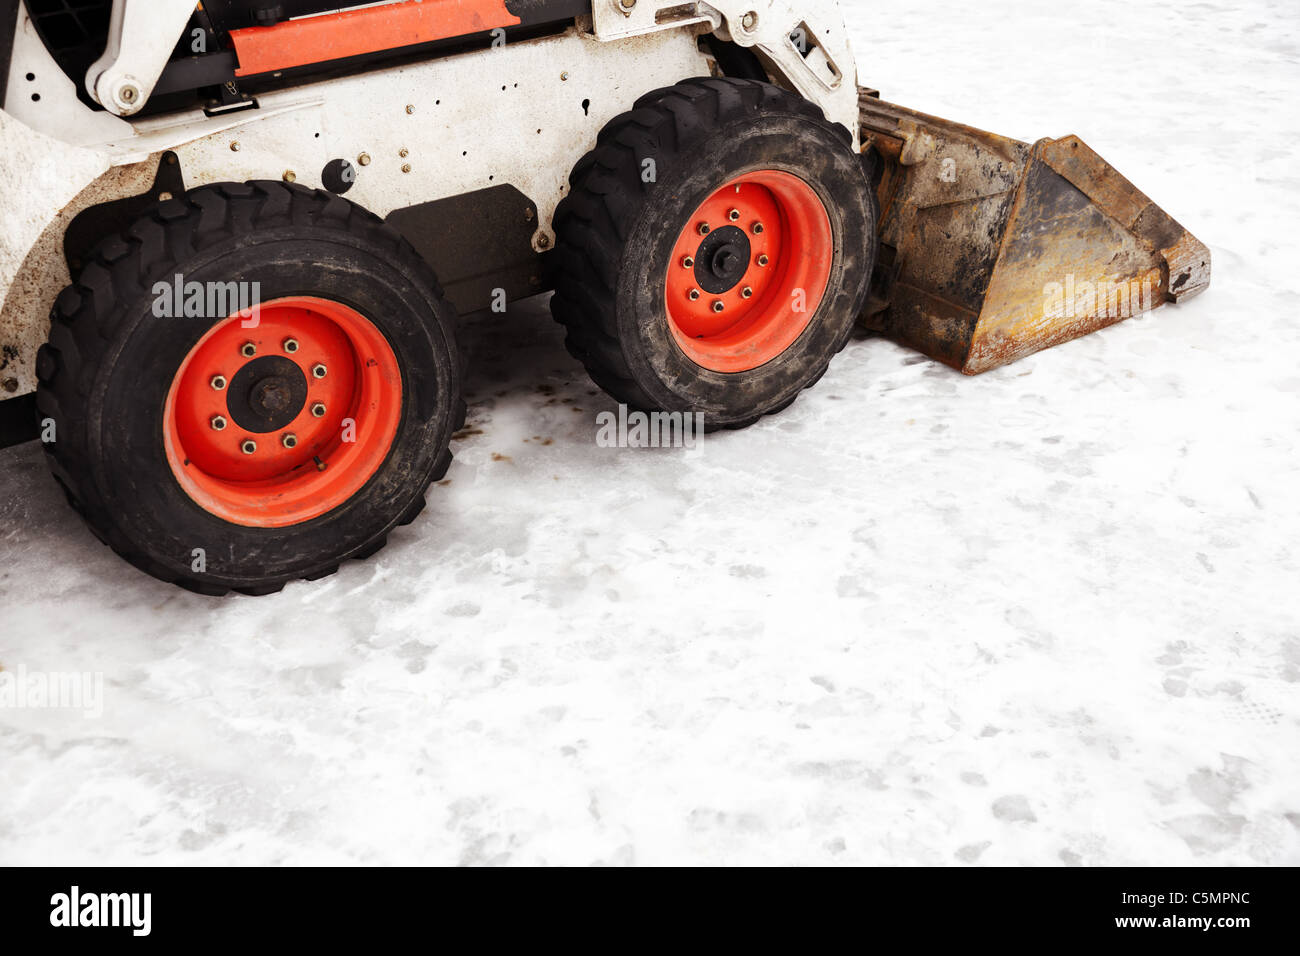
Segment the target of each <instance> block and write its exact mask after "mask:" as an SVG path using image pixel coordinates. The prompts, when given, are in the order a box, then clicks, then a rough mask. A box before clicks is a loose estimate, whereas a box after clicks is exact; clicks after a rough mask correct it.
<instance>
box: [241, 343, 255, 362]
mask: <svg viewBox="0 0 1300 956" xmlns="http://www.w3.org/2000/svg"><path fill="white" fill-rule="evenodd" d="M239 354H240V355H242V356H243V357H244V358H252V357H253V356H254V355H256V354H257V346H256V345H254V344H253V343H252V342H245V343H244V344H243V345H241V346H240V347H239Z"/></svg>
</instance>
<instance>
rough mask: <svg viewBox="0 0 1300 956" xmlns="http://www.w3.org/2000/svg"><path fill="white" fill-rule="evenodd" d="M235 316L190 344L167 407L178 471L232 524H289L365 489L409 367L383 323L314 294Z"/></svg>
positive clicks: (169, 448) (390, 432)
mask: <svg viewBox="0 0 1300 956" xmlns="http://www.w3.org/2000/svg"><path fill="white" fill-rule="evenodd" d="M245 324H249V325H251V324H253V322H252V319H246V318H244V317H241V315H239V314H235V315H232V316H230V317H229V318H227V319H224V320H223V321H221V322H218V323H217V324H216V325H214V326H213V327H212V328H211V329H210V330H209V331H208V333H207V334H206V335H204V336H203V338H202V339H200V340H199V342H198V344H196V345H195V346H194V348H193V349H191V350H190V353H189V355H188V356H187V357H186V358H185V361H184V362H183V363H182V364H181V367H180V369H179V371H177V373H176V377H175V378H174V379H173V381H172V385H171V389H170V391H169V392H168V394H167V402H166V405H165V407H164V410H163V442H164V446H165V449H166V453H167V462H168V464H169V465H171V469H172V474H174V475H175V476H176V480H177V481H178V482H179V483H180V485H181V487H182V488H183V489H184V490H185V492H186V494H188V495H189V496H190V497H191V498H192V499H193V500H194V501H195V502H196V503H198V504H199V505H200V506H201V507H203V508H204V509H206V510H207V511H209V512H211V513H212V514H214V515H216V516H217V517H219V518H223V519H225V520H226V521H229V522H231V523H233V524H238V525H244V526H247V527H254V528H283V527H286V526H288V525H294V524H299V523H301V522H304V521H310V520H311V519H312V518H317V517H320V516H321V515H323V514H326V513H328V512H330V511H332V510H333V509H335V508H337V507H338V506H340V505H342V504H343V503H344V502H346V501H347V500H348V499H349V498H351V497H352V496H353V495H355V494H356V493H357V492H358V491H360V490H361V488H362V486H363V485H365V483H366V482H367V481H369V480H370V478H371V477H372V476H373V475H374V474H375V472H377V471H378V470H379V467H380V465H382V464H383V463H384V460H385V459H386V458H387V457H388V452H389V449H390V448H391V447H392V444H393V440H394V438H395V437H396V435H397V428H398V424H399V423H400V421H401V417H402V377H401V372H400V370H399V369H398V364H397V357H396V355H395V354H394V353H393V348H392V346H391V345H389V344H388V340H387V339H386V338H385V337H384V335H383V333H381V332H380V331H379V329H377V328H376V327H375V326H374V324H373V323H371V322H370V320H369V319H367V318H366V317H365V316H363V315H362V314H361V313H360V312H357V311H356V310H355V309H352V308H350V307H348V306H346V305H343V304H342V303H340V302H334V301H331V300H328V299H317V298H311V297H306V296H301V297H292V298H285V299H276V300H275V301H272V302H266V303H263V304H262V305H261V306H260V308H259V310H258V313H257V322H256V325H255V326H254V327H253V328H245V327H244V325H245Z"/></svg>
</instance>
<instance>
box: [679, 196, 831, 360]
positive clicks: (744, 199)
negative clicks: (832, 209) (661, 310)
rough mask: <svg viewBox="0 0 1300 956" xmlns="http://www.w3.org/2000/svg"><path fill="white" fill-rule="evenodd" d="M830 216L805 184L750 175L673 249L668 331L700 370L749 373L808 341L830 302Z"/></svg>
mask: <svg viewBox="0 0 1300 956" xmlns="http://www.w3.org/2000/svg"><path fill="white" fill-rule="evenodd" d="M833 257H834V237H833V235H832V232H831V221H830V215H829V214H828V213H827V211H826V206H825V205H824V204H823V203H822V201H821V199H820V198H819V197H818V195H817V193H816V192H815V191H814V190H813V188H812V187H811V186H809V185H808V184H807V183H806V182H804V181H803V180H802V179H799V178H798V177H797V176H794V175H791V174H790V173H785V172H780V171H778V170H760V171H758V172H752V173H746V174H745V175H744V176H741V177H739V178H737V179H734V180H732V181H731V182H729V183H727V184H726V185H725V186H723V187H722V188H721V189H719V190H718V191H717V192H715V193H714V194H713V195H712V196H710V197H709V198H708V199H707V200H705V201H704V203H703V204H702V205H701V206H700V207H699V208H698V209H696V210H695V212H694V213H692V215H691V218H690V220H689V221H688V222H687V224H686V226H685V227H684V228H683V229H682V232H681V235H680V236H679V237H678V239H677V242H676V244H675V245H674V246H673V258H672V260H671V261H670V262H669V264H668V276H667V281H666V283H665V284H666V289H667V301H668V324H669V327H670V328H671V330H672V333H673V338H674V340H675V341H676V342H677V345H678V347H679V348H681V350H682V351H683V352H684V353H685V354H686V356H687V357H688V358H689V359H691V361H693V362H695V364H697V365H699V366H701V367H703V368H706V369H710V370H712V371H715V372H724V373H729V372H746V371H749V370H751V369H755V368H758V367H759V366H761V365H765V364H767V363H768V362H770V361H772V359H774V358H776V357H777V356H778V355H780V354H781V353H782V352H784V351H785V350H786V349H788V348H789V347H790V346H791V345H793V344H794V343H795V341H796V340H797V339H798V338H799V336H801V335H802V334H803V333H804V330H805V329H807V328H808V324H809V323H810V322H811V321H812V317H813V315H814V314H815V313H816V311H817V307H818V306H819V305H820V304H821V301H822V299H823V297H824V296H825V295H826V289H827V286H828V285H829V283H830V275H831V264H832V261H833Z"/></svg>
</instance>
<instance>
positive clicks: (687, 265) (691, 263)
mask: <svg viewBox="0 0 1300 956" xmlns="http://www.w3.org/2000/svg"><path fill="white" fill-rule="evenodd" d="M682 268H683V269H694V268H695V259H694V258H693V257H692V256H687V257H686V258H685V259H683V260H682Z"/></svg>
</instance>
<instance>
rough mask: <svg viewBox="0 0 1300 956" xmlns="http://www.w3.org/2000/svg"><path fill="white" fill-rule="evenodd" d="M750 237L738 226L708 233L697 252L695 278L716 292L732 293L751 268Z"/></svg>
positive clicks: (710, 290)
mask: <svg viewBox="0 0 1300 956" xmlns="http://www.w3.org/2000/svg"><path fill="white" fill-rule="evenodd" d="M749 264H750V248H749V237H748V236H746V235H745V233H744V232H743V231H742V230H740V229H737V228H736V227H735V226H724V227H723V228H721V229H718V230H717V231H716V232H711V233H709V235H708V237H707V238H706V239H705V240H704V241H703V242H701V243H700V248H699V250H698V251H697V252H696V254H695V281H696V282H698V283H699V285H700V288H702V289H703V290H704V291H705V292H709V293H712V294H713V295H720V294H722V293H724V292H730V291H731V290H732V289H734V288H735V287H736V286H737V285H738V284H739V282H740V280H741V279H743V278H744V277H745V273H746V272H748V271H749Z"/></svg>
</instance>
